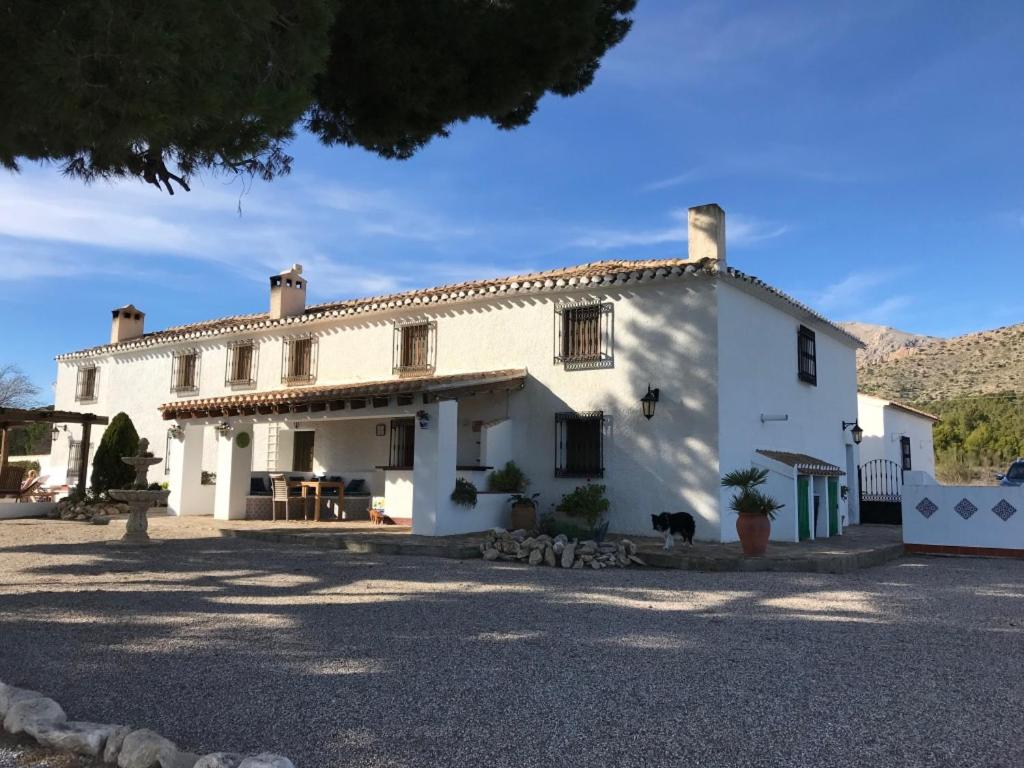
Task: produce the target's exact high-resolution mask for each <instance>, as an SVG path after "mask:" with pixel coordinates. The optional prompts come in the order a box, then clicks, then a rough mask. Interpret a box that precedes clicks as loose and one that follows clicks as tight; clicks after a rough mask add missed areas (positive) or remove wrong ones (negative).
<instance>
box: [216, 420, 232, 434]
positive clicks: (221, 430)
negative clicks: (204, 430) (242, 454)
mask: <svg viewBox="0 0 1024 768" xmlns="http://www.w3.org/2000/svg"><path fill="white" fill-rule="evenodd" d="M213 431H214V432H216V433H217V434H218V435H220V436H221V437H227V436H228V435H230V434H231V425H230V424H228V423H227V422H226V421H221V422H218V423H216V424H214V425H213Z"/></svg>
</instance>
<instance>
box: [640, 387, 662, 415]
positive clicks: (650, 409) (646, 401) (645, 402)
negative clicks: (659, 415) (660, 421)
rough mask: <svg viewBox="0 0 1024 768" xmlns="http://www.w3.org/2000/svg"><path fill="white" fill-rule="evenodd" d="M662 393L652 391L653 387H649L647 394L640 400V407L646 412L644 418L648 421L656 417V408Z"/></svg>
mask: <svg viewBox="0 0 1024 768" xmlns="http://www.w3.org/2000/svg"><path fill="white" fill-rule="evenodd" d="M660 393H661V390H660V389H651V385H650V384H648V385H647V394H646V395H644V396H643V397H641V398H640V406H641V407H642V408H643V410H644V418H645V419H647V420H648V421H649V420H650V418H651V417H652V416H653V415H654V406H655V403H657V402H658V395H659V394H660Z"/></svg>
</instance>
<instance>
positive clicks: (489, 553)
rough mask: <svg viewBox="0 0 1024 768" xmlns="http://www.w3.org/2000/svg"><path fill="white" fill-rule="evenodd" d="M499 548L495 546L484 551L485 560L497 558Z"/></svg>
mask: <svg viewBox="0 0 1024 768" xmlns="http://www.w3.org/2000/svg"><path fill="white" fill-rule="evenodd" d="M497 559H498V550H496V549H494V548H493V547H492V548H490V549H487V550H485V551H484V560H497Z"/></svg>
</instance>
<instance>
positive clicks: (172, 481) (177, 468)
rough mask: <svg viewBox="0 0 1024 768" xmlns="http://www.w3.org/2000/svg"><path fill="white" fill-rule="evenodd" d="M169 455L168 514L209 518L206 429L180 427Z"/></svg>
mask: <svg viewBox="0 0 1024 768" xmlns="http://www.w3.org/2000/svg"><path fill="white" fill-rule="evenodd" d="M170 443H171V445H170V453H169V455H168V456H166V457H164V461H167V462H170V472H169V473H168V486H169V487H170V489H171V495H170V496H169V497H168V498H167V511H168V512H170V513H171V514H172V515H178V516H181V515H208V514H210V513H211V512H212V511H213V510H212V509H209V508H208V507H207V506H205V505H204V502H203V498H204V494H203V486H202V473H203V428H202V427H201V426H196V425H194V424H193V425H188V426H184V427H181V436H180V437H176V438H171V441H170Z"/></svg>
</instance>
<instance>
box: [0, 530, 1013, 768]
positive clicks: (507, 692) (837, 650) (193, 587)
mask: <svg viewBox="0 0 1024 768" xmlns="http://www.w3.org/2000/svg"><path fill="white" fill-rule="evenodd" d="M176 523H180V521H175V520H166V519H165V520H157V521H154V523H153V525H152V526H151V532H153V533H154V535H155V536H157V537H162V538H165V539H173V540H170V541H168V542H167V543H165V544H163V545H162V546H159V547H153V548H150V549H146V550H133V549H125V548H119V547H108V546H106V545H105V544H104V543H103V542H102V539H108V538H114V537H115V536H116V535H117V534H118V531H117V529H116V527H115V526H110V527H107V528H102V527H96V526H87V525H83V524H80V523H59V522H37V521H32V522H28V521H14V522H6V523H0V679H2V680H4V681H5V682H11V683H15V684H21V685H27V686H30V687H33V688H36V689H39V690H42V691H43V692H45V693H47V694H50V695H52V696H54V697H55V698H57V699H58V700H59V701H60V702H61V703H62V704H63V705H64V707H65V709H66V710H68V712H69V714H70V715H71V716H72V717H76V718H83V719H85V718H87V719H93V720H99V721H101V722H104V721H105V722H126V721H127V722H130V723H133V724H138V725H145V726H147V727H151V728H153V729H155V730H157V731H159V732H161V733H163V734H164V735H166V736H168V737H169V738H171V739H173V740H175V741H176V742H178V743H179V744H180V745H181V746H182V747H184V748H187V749H190V750H192V751H199V752H201V751H212V750H214V749H231V750H242V751H260V750H263V749H270V750H272V751H275V752H279V753H281V754H285V755H289V756H291V757H292V758H293V759H294V760H295V761H296V763H297V764H298V765H299V766H300V768H311V767H312V766H385V765H386V766H431V768H434V767H435V766H474V768H475V767H476V766H481V765H483V766H488V767H489V768H491V767H494V768H497V767H499V766H524V765H525V766H535V765H545V764H546V765H574V766H576V765H580V766H597V765H613V766H617V767H618V766H662V765H664V766H816V767H821V766H872V767H875V766H960V765H964V766H966V765H970V766H1021V765H1024V714H1022V713H1024V564H1022V563H1020V562H1010V561H997V560H980V559H943V558H931V559H924V558H906V559H902V560H899V561H896V562H894V563H892V564H890V565H888V566H884V567H881V568H876V569H871V570H867V571H861V572H858V573H856V574H853V575H843V576H831V575H811V574H807V575H805V574H785V573H751V574H743V573H692V572H682V571H654V570H640V569H637V570H624V571H619V570H615V571H608V570H605V571H601V572H593V571H590V570H587V571H562V570H551V569H536V568H535V569H527V568H525V567H522V566H509V565H502V564H492V563H484V562H483V561H461V562H460V561H448V560H435V559H427V558H418V557H379V556H357V555H349V554H343V553H339V552H320V551H306V550H302V549H294V548H286V547H281V546H272V545H266V544H260V543H255V542H250V541H246V540H241V539H219V538H210V537H205V538H189V536H196V535H198V534H196V533H195V531H194V530H193V529H190V528H188V527H187V526H184V525H176Z"/></svg>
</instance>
